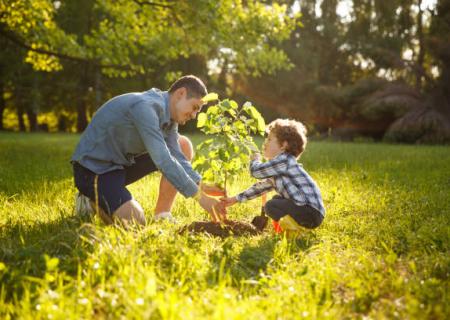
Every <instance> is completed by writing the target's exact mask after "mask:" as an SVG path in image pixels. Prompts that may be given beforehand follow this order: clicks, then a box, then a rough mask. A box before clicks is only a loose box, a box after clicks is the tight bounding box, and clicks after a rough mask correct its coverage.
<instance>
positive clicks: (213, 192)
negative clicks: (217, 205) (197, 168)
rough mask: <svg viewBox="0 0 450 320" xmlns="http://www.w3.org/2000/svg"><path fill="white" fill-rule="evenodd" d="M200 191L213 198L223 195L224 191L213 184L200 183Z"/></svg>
mask: <svg viewBox="0 0 450 320" xmlns="http://www.w3.org/2000/svg"><path fill="white" fill-rule="evenodd" d="M200 190H202V191H203V192H204V193H206V194H207V195H209V196H213V197H218V196H224V195H225V191H224V190H223V189H221V188H220V187H218V186H216V185H214V184H205V183H200Z"/></svg>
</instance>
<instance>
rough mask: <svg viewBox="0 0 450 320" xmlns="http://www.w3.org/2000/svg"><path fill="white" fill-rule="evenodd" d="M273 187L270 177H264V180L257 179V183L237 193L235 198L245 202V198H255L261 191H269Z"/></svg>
mask: <svg viewBox="0 0 450 320" xmlns="http://www.w3.org/2000/svg"><path fill="white" fill-rule="evenodd" d="M273 188H274V186H273V183H272V181H271V180H270V179H266V180H263V181H258V182H257V183H255V184H254V185H252V186H251V187H250V188H248V189H247V190H245V191H243V192H241V193H239V194H238V195H237V196H236V200H237V201H238V202H245V201H247V200H251V199H254V198H257V197H259V196H260V195H262V194H263V193H266V192H269V191H270V190H272V189H273Z"/></svg>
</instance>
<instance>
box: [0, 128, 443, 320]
mask: <svg viewBox="0 0 450 320" xmlns="http://www.w3.org/2000/svg"><path fill="white" fill-rule="evenodd" d="M78 139H79V136H78V135H70V134H67V135H64V134H18V133H1V134H0V283H1V284H0V318H2V319H12V318H21V319H90V318H95V319H102V318H108V319H116V318H122V319H135V318H136V319H141V318H145V319H259V320H260V319H300V318H305V319H353V318H356V319H384V318H392V319H448V318H449V316H450V299H449V292H450V290H449V289H450V282H449V275H450V250H449V249H450V148H449V147H448V146H414V145H392V144H381V143H380V144H374V143H340V142H326V141H321V142H310V143H309V144H308V146H307V149H306V151H305V153H304V155H303V156H302V158H301V160H300V162H301V163H303V165H304V167H305V169H306V170H307V171H308V172H309V173H310V174H311V175H312V176H313V178H314V179H315V180H316V181H317V183H318V185H319V186H320V188H321V191H322V194H323V197H324V202H325V207H326V209H327V213H326V217H325V220H324V223H323V224H322V226H320V227H319V228H318V229H316V230H314V231H308V232H304V233H303V234H302V235H301V237H299V238H298V239H286V238H285V237H283V236H278V235H275V234H274V233H273V232H272V231H271V230H270V229H267V230H266V231H265V232H264V233H263V234H262V235H258V236H253V237H239V238H237V237H230V238H227V239H219V238H213V237H210V236H208V235H190V234H182V235H180V234H178V233H177V230H178V229H179V228H180V227H181V226H183V225H185V224H189V223H191V222H193V221H197V220H206V219H207V218H208V217H207V213H206V212H204V211H202V210H201V208H200V206H199V205H198V204H196V203H195V202H194V201H193V200H192V199H183V198H182V197H181V196H178V198H177V201H176V204H175V207H174V210H173V214H174V215H175V216H176V218H177V219H178V224H177V225H173V224H170V223H154V222H153V223H149V224H148V226H146V227H144V228H142V229H136V230H130V231H124V230H122V229H120V228H116V227H111V226H108V227H106V226H104V225H102V223H101V222H100V221H99V219H96V220H94V221H93V222H90V223H89V222H86V221H82V220H80V219H79V218H78V217H77V216H76V215H75V214H74V212H73V207H74V195H75V187H74V185H73V180H72V174H71V166H70V164H69V159H70V156H71V154H72V151H73V149H74V147H75V145H76V143H77V141H78ZM201 139H202V137H201V136H194V137H193V140H194V142H196V143H198V142H199V141H200V140H201ZM159 178H160V175H159V174H153V175H150V176H148V177H146V178H144V179H142V180H141V181H138V182H136V183H135V184H133V185H131V186H130V190H131V192H132V193H133V195H134V196H135V198H136V199H137V200H138V201H139V202H140V203H141V204H142V206H143V208H144V210H145V212H146V214H147V219H148V220H149V221H150V218H151V215H152V212H153V208H154V205H155V202H156V197H157V190H158V185H159ZM252 182H253V180H252V179H251V178H250V176H249V175H248V173H247V171H246V170H243V172H242V174H241V175H239V177H236V180H235V181H234V183H233V184H232V185H231V188H230V194H234V193H237V192H238V191H240V190H243V189H244V188H246V187H248V186H250V184H251V183H252ZM260 206H261V202H260V200H258V199H256V200H252V201H249V202H247V203H245V204H241V205H239V206H234V207H232V208H230V209H229V217H230V218H232V219H235V220H242V221H250V220H251V218H252V217H253V216H255V215H257V214H259V211H260Z"/></svg>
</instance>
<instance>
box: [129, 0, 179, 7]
mask: <svg viewBox="0 0 450 320" xmlns="http://www.w3.org/2000/svg"><path fill="white" fill-rule="evenodd" d="M133 1H134V3H136V4H138V5H140V6H144V5H147V6H153V7H161V8H172V6H173V4H167V3H161V2H153V1H139V0H133Z"/></svg>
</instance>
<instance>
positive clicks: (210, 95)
mask: <svg viewBox="0 0 450 320" xmlns="http://www.w3.org/2000/svg"><path fill="white" fill-rule="evenodd" d="M215 100H219V95H218V94H217V93H214V92H210V93H208V94H207V95H206V96H204V97H203V98H202V101H203V102H204V103H207V102H210V101H215Z"/></svg>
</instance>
